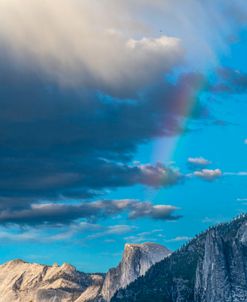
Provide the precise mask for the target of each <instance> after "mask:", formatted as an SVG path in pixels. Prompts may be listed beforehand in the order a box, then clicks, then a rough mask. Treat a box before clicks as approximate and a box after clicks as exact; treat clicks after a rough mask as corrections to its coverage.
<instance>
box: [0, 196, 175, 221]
mask: <svg viewBox="0 0 247 302" xmlns="http://www.w3.org/2000/svg"><path fill="white" fill-rule="evenodd" d="M176 210H177V208H176V207H174V206H170V205H152V203H150V202H141V201H138V200H132V199H126V200H103V201H94V202H91V203H80V204H74V205H72V204H54V203H49V204H32V205H31V206H30V207H28V208H25V209H22V210H1V211H0V224H2V225H11V224H17V225H29V226H37V225H50V226H62V225H68V224H71V223H74V222H76V221H78V220H81V219H86V220H87V221H97V220H98V219H100V218H106V217H111V216H113V215H117V214H119V213H123V212H126V213H128V217H129V218H130V219H137V218H141V217H146V218H151V219H159V220H176V219H179V218H180V216H176V215H173V213H174V211H176Z"/></svg>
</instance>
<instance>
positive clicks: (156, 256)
mask: <svg viewBox="0 0 247 302" xmlns="http://www.w3.org/2000/svg"><path fill="white" fill-rule="evenodd" d="M169 254H171V252H170V251H169V250H168V249H166V248H165V247H164V246H161V245H158V244H154V243H144V244H126V245H125V249H124V253H123V258H122V261H121V262H120V263H119V265H118V266H117V267H116V268H112V269H110V270H109V272H108V273H107V275H106V278H105V281H104V285H103V288H102V297H103V299H104V300H106V301H110V299H111V298H112V296H113V295H114V294H115V292H116V291H117V290H118V289H120V288H125V287H126V286H127V285H129V284H130V283H131V282H133V281H134V280H135V279H137V278H138V277H139V276H143V275H144V274H145V273H146V272H147V270H148V269H149V268H150V267H151V266H152V265H153V264H155V263H156V262H158V261H161V260H162V259H164V258H165V257H167V256H168V255H169Z"/></svg>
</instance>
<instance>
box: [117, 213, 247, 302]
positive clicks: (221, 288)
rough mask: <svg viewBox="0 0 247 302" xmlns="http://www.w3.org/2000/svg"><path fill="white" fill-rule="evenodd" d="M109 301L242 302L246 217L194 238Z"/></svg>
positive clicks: (246, 276) (246, 285) (246, 278)
mask: <svg viewBox="0 0 247 302" xmlns="http://www.w3.org/2000/svg"><path fill="white" fill-rule="evenodd" d="M111 301H112V302H120V301H125V302H127V301H128V302H132V301H138V302H149V301H155V302H246V301H247V215H241V216H239V217H237V218H236V219H234V220H233V221H232V222H230V223H224V224H220V225H218V226H216V227H212V228H210V229H209V230H207V231H206V232H204V233H202V234H200V235H198V236H196V237H195V238H194V239H193V240H191V241H190V242H189V243H188V244H187V245H185V246H184V247H182V248H181V249H180V250H178V251H176V252H174V253H173V254H172V255H171V256H170V257H167V258H165V259H164V260H162V261H161V262H159V263H157V264H155V265H153V266H152V267H151V268H150V269H149V270H148V271H147V273H146V274H145V276H143V277H139V278H138V279H137V280H135V281H134V282H133V283H131V284H130V285H129V286H127V288H125V289H120V290H119V291H118V292H117V293H116V294H115V296H114V297H113V298H112V300H111Z"/></svg>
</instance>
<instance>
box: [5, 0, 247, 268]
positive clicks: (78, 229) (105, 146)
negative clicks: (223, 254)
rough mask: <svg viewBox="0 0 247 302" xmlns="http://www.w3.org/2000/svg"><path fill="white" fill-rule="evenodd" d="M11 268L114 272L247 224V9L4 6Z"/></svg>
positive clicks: (62, 3) (76, 2)
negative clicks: (240, 220)
mask: <svg viewBox="0 0 247 302" xmlns="http://www.w3.org/2000/svg"><path fill="white" fill-rule="evenodd" d="M0 25H1V26H0V108H1V110H0V134H1V135H0V240H1V247H0V263H4V262H6V261H9V260H11V259H14V258H21V259H23V260H25V261H30V262H37V263H43V264H53V263H54V262H57V263H59V264H62V263H64V262H68V263H71V264H72V265H74V266H76V267H77V268H78V269H79V270H81V271H85V272H106V271H107V270H108V269H109V268H110V267H112V266H116V264H117V263H118V262H119V260H120V258H121V255H122V252H123V248H124V244H125V243H143V242H147V241H152V242H156V243H159V244H163V245H165V246H167V247H168V248H170V249H171V250H176V249H177V248H179V247H180V246H182V245H183V244H185V243H186V242H187V241H188V240H190V239H191V238H192V237H193V236H194V235H196V234H198V233H200V232H202V231H203V230H206V229H207V228H208V227H209V226H211V225H214V224H217V223H220V222H223V221H226V220H230V219H232V218H233V217H235V216H236V215H238V214H240V213H243V212H246V210H247V189H246V188H247V186H246V184H247V161H246V155H247V119H246V114H247V102H246V97H247V61H246V53H247V3H246V1H245V0H235V1H226V0H216V1H207V2H205V1H202V0H188V1H179V0H152V1H151V0H135V1H133V0H101V1H98V0H53V1H48V0H36V1H33V0H21V1H20V0H0Z"/></svg>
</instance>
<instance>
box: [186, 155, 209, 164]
mask: <svg viewBox="0 0 247 302" xmlns="http://www.w3.org/2000/svg"><path fill="white" fill-rule="evenodd" d="M187 161H188V163H189V164H191V165H194V166H208V165H210V164H211V163H212V162H211V161H209V160H208V159H206V158H204V157H189V158H188V160H187Z"/></svg>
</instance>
